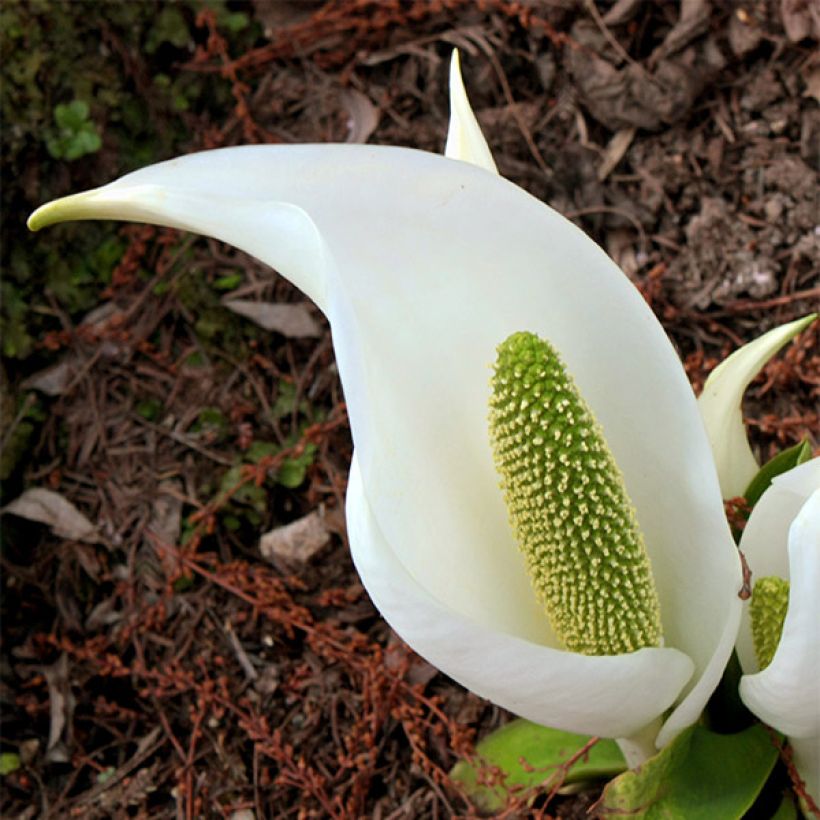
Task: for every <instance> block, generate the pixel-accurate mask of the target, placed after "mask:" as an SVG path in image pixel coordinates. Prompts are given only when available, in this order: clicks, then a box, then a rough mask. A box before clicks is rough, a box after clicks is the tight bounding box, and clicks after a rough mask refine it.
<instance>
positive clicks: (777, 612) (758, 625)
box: [749, 575, 789, 669]
mask: <svg viewBox="0 0 820 820" xmlns="http://www.w3.org/2000/svg"><path fill="white" fill-rule="evenodd" d="M788 609H789V582H788V581H784V580H783V579H782V578H777V577H776V576H774V575H771V576H769V577H767V578H761V579H760V580H759V581H758V582H757V583H756V584H755V586H754V591H753V592H752V600H751V606H750V607H749V615H750V616H751V619H752V640H753V641H754V647H755V654H756V655H757V662H758V663H759V664H760V668H761V669H765V668H766V667H767V666H768V665H769V664H770V663H771V662H772V658H773V657H774V653H775V650H776V649H777V645H778V643H780V636H781V634H782V633H783V621H785V620H786V612H787V611H788Z"/></svg>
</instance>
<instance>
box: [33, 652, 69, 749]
mask: <svg viewBox="0 0 820 820" xmlns="http://www.w3.org/2000/svg"><path fill="white" fill-rule="evenodd" d="M39 671H40V672H42V673H43V676H44V677H45V679H46V684H47V685H48V702H49V717H50V721H51V722H50V723H49V727H48V744H47V745H46V751H47V752H53V751H54V750H55V749H56V748H57V744H58V743H59V742H60V740H61V739H62V737H63V733H64V732H65V730H66V726H68V725H69V720H70V718H71V713H72V711H73V709H74V697H73V695H72V694H71V689H70V686H69V682H68V655H66V653H65V652H63V654H62V655H60V657H59V658H57V660H56V661H55V662H54V663H52V664H51V665H50V666H42V667H40V670H39ZM60 754H62V753H60Z"/></svg>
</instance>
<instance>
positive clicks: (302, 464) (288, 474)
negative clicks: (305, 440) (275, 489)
mask: <svg viewBox="0 0 820 820" xmlns="http://www.w3.org/2000/svg"><path fill="white" fill-rule="evenodd" d="M315 455H316V445H315V444H306V445H305V449H304V450H303V451H302V454H301V455H299V456H295V457H294V458H288V459H285V460H284V461H283V462H282V466H281V467H280V468H279V472H278V473H277V474H276V481H277V483H279V484H281V485H282V486H283V487H287V488H288V489H290V490H295V489H296V488H297V487H298V486H299V485H300V484H301V483H302V482H303V481H304V480H305V473H307V468H308V467H310V465H311V464H313V458H314V456H315Z"/></svg>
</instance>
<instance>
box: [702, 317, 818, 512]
mask: <svg viewBox="0 0 820 820" xmlns="http://www.w3.org/2000/svg"><path fill="white" fill-rule="evenodd" d="M815 318H816V314H812V315H811V316H805V317H803V318H802V319H797V320H795V321H794V322H789V323H788V324H785V325H780V326H779V327H776V328H773V329H772V330H770V331H769V332H768V333H764V334H763V335H762V336H760V337H759V338H757V339H755V340H754V341H752V342H749V343H748V344H745V345H743V347H741V348H739V349H738V350H736V351H735V352H734V353H732V355H731V356H728V357H727V358H726V359H724V360H723V361H722V362H721V363H720V364H719V365H718V366H717V367H716V368H715V369H714V370H713V371H712V372H711V373H710V374H709V378H708V379H706V384H705V385H704V386H703V392H702V393H701V395H700V398H699V399H698V404H699V406H700V412H701V415H702V416H703V423H704V424H705V425H706V432H707V434H708V435H709V440H710V441H711V443H712V451H713V453H714V456H715V463H716V464H717V469H718V476H719V477H720V488H721V491H722V492H723V497H724V498H735V497H736V496H740V495H743V493H744V491H745V490H746V488H747V487H748V485H749V482H750V481H751V480H752V479H753V478H754V477H755V474H756V473H757V471H758V469H760V468H759V466H758V463H757V459H755V457H754V454H753V453H752V450H751V447H750V446H749V439H748V438H747V436H746V428H745V426H744V425H743V416H742V413H741V402H742V401H743V394H744V393H745V392H746V388H747V387H748V386H749V384H750V382H751V381H752V379H754V377H755V376H757V374H758V373H759V372H760V370H761V369H762V368H763V366H764V365H765V364H766V362H768V361H769V359H771V358H772V356H774V355H775V353H777V351H778V350H780V348H782V347H783V346H784V345H785V344H786V343H787V342H788V341H790V340H791V339H793V338H794V337H795V336H796V335H797V334H798V333H800V331H801V330H803V329H804V328H806V327H808V325H810V324H811V323H812V322H813V321H814V319H815Z"/></svg>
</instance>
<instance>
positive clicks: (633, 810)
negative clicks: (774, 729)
mask: <svg viewBox="0 0 820 820" xmlns="http://www.w3.org/2000/svg"><path fill="white" fill-rule="evenodd" d="M776 762H777V749H776V748H775V745H774V743H772V740H771V737H770V736H769V734H768V732H767V731H766V730H765V729H764V728H763V727H762V726H760V725H756V726H751V727H750V728H748V729H746V730H745V731H743V732H739V733H737V734H733V735H718V734H715V733H714V732H710V731H709V730H708V729H705V728H703V727H702V726H693V727H691V728H690V729H687V730H686V731H685V732H682V733H681V734H680V735H678V737H677V738H676V739H675V740H674V741H672V743H670V744H669V745H668V746H667V747H666V748H664V749H662V750H661V751H660V752H659V753H658V754H656V755H655V756H654V757H652V758H650V759H649V760H647V761H646V763H644V764H643V765H642V766H639V767H638V768H637V769H634V770H632V771H627V772H624V773H623V774H622V775H620V776H619V777H616V778H615V780H613V781H612V782H611V783H609V784H608V785H607V787H606V788H605V789H604V794H603V798H602V803H601V808H602V814H606V815H607V816H608V817H629V818H631V820H635V819H636V818H646V820H740V818H741V817H743V816H744V814H745V813H746V812H747V811H748V810H749V808H750V807H751V806H752V804H753V803H754V802H755V799H756V798H757V796H758V794H760V791H761V790H762V789H763V786H764V785H765V783H766V780H767V779H768V777H769V774H770V773H771V771H772V769H773V768H774V764H775V763H776Z"/></svg>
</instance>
